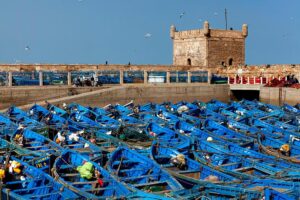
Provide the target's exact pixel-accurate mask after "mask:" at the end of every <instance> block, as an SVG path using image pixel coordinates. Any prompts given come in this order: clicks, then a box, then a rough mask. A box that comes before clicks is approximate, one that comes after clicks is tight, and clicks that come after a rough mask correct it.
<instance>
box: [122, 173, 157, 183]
mask: <svg viewBox="0 0 300 200" xmlns="http://www.w3.org/2000/svg"><path fill="white" fill-rule="evenodd" d="M159 175H160V174H149V175H142V176H136V177H134V176H133V177H126V178H121V180H122V181H128V180H132V179H141V178H148V177H158V176H159Z"/></svg>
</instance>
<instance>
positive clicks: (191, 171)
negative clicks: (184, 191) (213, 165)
mask: <svg viewBox="0 0 300 200" xmlns="http://www.w3.org/2000/svg"><path fill="white" fill-rule="evenodd" d="M201 171H202V170H200V169H197V170H186V171H179V172H178V173H179V174H187V173H200V172H201Z"/></svg>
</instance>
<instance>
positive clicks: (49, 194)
mask: <svg viewBox="0 0 300 200" xmlns="http://www.w3.org/2000/svg"><path fill="white" fill-rule="evenodd" d="M57 194H58V195H59V194H61V191H57V192H52V193H47V194H40V195H33V196H30V199H38V198H41V197H46V196H51V195H57Z"/></svg>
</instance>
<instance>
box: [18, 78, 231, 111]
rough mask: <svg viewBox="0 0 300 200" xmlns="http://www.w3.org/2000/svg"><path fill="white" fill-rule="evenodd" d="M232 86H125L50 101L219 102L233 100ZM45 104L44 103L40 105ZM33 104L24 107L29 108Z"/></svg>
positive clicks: (93, 103)
mask: <svg viewBox="0 0 300 200" xmlns="http://www.w3.org/2000/svg"><path fill="white" fill-rule="evenodd" d="M229 93H230V89H229V85H209V84H187V83H185V84H181V83H179V84H170V85H165V84H148V85H138V84H137V85H121V86H115V87H111V88H107V89H103V90H99V91H92V92H87V93H84V94H79V95H74V96H69V97H64V98H60V99H53V100H49V102H50V103H53V104H57V105H62V103H71V102H77V103H80V104H82V105H85V106H105V105H107V104H111V103H112V104H114V103H120V104H125V103H128V102H129V101H131V100H134V102H135V103H147V102H155V103H162V102H164V101H171V102H178V101H195V100H200V101H209V100H211V99H218V100H221V101H224V102H228V101H229ZM38 103H39V104H41V105H43V104H44V102H38ZM30 106H32V105H30V104H29V105H25V106H22V107H21V108H24V109H28V108H29V107H30Z"/></svg>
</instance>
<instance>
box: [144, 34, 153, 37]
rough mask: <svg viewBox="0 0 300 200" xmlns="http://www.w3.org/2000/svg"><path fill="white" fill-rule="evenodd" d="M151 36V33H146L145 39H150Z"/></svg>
mask: <svg viewBox="0 0 300 200" xmlns="http://www.w3.org/2000/svg"><path fill="white" fill-rule="evenodd" d="M151 36H152V34H151V33H146V34H145V35H144V37H145V38H150V37H151Z"/></svg>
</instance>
